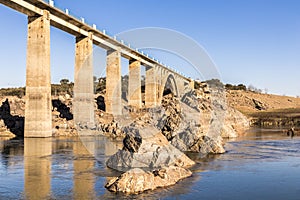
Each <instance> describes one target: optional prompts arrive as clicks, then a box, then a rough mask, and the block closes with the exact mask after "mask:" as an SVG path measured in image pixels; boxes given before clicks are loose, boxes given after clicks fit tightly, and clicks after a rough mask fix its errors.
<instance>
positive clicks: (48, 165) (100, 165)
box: [0, 136, 121, 199]
mask: <svg viewBox="0 0 300 200" xmlns="http://www.w3.org/2000/svg"><path fill="white" fill-rule="evenodd" d="M95 139H96V142H95ZM84 140H85V145H87V146H84V144H83V143H82V141H81V139H80V138H77V137H73V138H72V139H70V138H65V139H64V138H60V139H52V138H25V139H24V150H23V145H22V143H23V142H22V141H19V142H17V141H14V142H12V141H7V142H6V141H4V142H3V141H1V142H0V152H1V154H0V169H1V166H3V167H4V168H6V169H7V173H8V174H11V175H10V177H9V178H10V179H13V180H14V182H13V184H14V185H9V183H5V178H6V177H4V180H3V179H1V180H2V184H8V185H6V187H7V188H9V187H14V188H15V187H20V185H18V184H20V183H19V182H18V180H16V178H17V177H18V178H19V177H20V178H21V179H22V181H21V182H22V185H23V183H24V192H23V195H24V197H25V199H52V198H54V199H56V198H58V199H64V196H68V198H67V199H69V198H70V197H72V199H95V198H96V190H95V188H96V184H97V181H98V182H99V180H97V178H99V177H102V178H103V179H104V180H101V181H105V177H106V176H113V175H115V174H112V172H111V170H109V169H107V168H106V167H105V161H106V159H107V158H108V157H109V156H110V155H112V154H114V153H115V152H116V151H117V150H118V149H119V148H121V145H120V143H118V142H112V141H110V140H108V139H106V138H105V137H103V136H99V137H96V138H95V137H94V136H90V137H84ZM15 144H18V145H15ZM91 153H92V154H93V153H95V154H97V155H98V157H97V158H98V160H96V159H95V157H94V156H93V155H91ZM23 155H24V157H23ZM20 156H21V157H23V158H24V160H23V159H18V160H16V157H18V158H20ZM23 162H24V165H23ZM19 165H20V166H19ZM12 166H18V167H17V169H19V168H20V167H21V166H24V168H23V167H21V169H24V180H23V178H22V177H23V176H22V173H23V170H17V171H16V167H12ZM9 168H13V169H9ZM3 172H4V171H1V173H3ZM4 174H5V172H4V173H3V174H1V178H3V176H5V175H4ZM7 178H8V177H7ZM62 191H64V192H63V193H61V192H62ZM1 192H3V188H2V190H1ZM18 193H19V194H18ZM20 193H22V188H20V191H17V193H16V194H8V195H12V196H10V197H13V196H15V195H20ZM60 195H64V196H60ZM98 195H99V194H98ZM0 198H1V195H0Z"/></svg>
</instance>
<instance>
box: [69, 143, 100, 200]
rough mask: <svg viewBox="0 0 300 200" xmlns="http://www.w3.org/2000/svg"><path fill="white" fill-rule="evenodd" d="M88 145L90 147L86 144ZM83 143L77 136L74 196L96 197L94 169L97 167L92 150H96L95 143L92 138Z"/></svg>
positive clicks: (74, 148) (74, 150)
mask: <svg viewBox="0 0 300 200" xmlns="http://www.w3.org/2000/svg"><path fill="white" fill-rule="evenodd" d="M84 144H86V145H88V149H89V150H88V149H87V148H86V147H85V146H84ZM84 144H83V143H82V142H81V140H79V139H78V138H77V140H76V141H74V143H73V154H74V156H75V157H74V161H73V168H74V175H73V183H74V186H73V198H74V199H78V200H81V199H95V189H94V186H95V176H94V174H93V170H94V167H95V159H94V157H93V156H92V155H91V153H90V152H89V151H91V152H94V151H95V143H94V140H92V138H89V140H88V141H85V143H84Z"/></svg>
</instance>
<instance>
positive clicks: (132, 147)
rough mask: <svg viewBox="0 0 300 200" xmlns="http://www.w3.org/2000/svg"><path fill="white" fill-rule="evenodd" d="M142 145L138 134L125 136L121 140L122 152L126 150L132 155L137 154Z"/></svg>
mask: <svg viewBox="0 0 300 200" xmlns="http://www.w3.org/2000/svg"><path fill="white" fill-rule="evenodd" d="M141 144H142V138H141V136H140V135H139V133H136V134H132V133H131V134H127V135H126V136H125V138H124V140H123V145H124V147H123V148H124V150H127V151H129V152H132V153H136V152H138V150H139V148H140V146H141Z"/></svg>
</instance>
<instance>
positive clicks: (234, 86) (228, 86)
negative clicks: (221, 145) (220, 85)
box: [225, 83, 247, 90]
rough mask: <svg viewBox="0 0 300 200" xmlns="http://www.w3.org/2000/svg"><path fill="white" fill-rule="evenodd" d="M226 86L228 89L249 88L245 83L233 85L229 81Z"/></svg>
mask: <svg viewBox="0 0 300 200" xmlns="http://www.w3.org/2000/svg"><path fill="white" fill-rule="evenodd" d="M225 88H226V89H227V90H247V87H246V86H245V85H244V84H238V85H232V84H229V83H227V84H226V85H225Z"/></svg>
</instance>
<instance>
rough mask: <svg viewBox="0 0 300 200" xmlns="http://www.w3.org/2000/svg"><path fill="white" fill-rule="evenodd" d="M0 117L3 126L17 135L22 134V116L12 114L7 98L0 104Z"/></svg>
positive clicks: (20, 135) (21, 135)
mask: <svg viewBox="0 0 300 200" xmlns="http://www.w3.org/2000/svg"><path fill="white" fill-rule="evenodd" d="M0 119H2V120H3V122H4V125H5V127H6V128H7V129H8V130H9V131H10V132H11V133H13V134H14V135H16V136H18V137H23V136H24V117H22V116H19V115H12V114H11V108H10V101H9V100H8V98H7V99H6V100H5V101H4V102H2V105H1V106H0Z"/></svg>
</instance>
